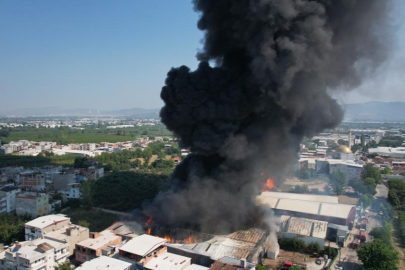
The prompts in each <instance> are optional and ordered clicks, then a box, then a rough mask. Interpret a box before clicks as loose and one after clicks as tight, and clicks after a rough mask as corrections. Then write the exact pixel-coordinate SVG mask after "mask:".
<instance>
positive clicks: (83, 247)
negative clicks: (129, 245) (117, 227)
mask: <svg viewBox="0 0 405 270" xmlns="http://www.w3.org/2000/svg"><path fill="white" fill-rule="evenodd" d="M121 242H122V240H121V237H120V236H117V235H115V234H114V233H112V232H111V231H110V230H105V231H102V232H100V233H90V238H88V239H86V240H84V241H81V242H79V243H77V244H76V248H75V259H76V260H77V261H78V262H81V263H84V262H86V261H89V260H92V259H95V258H97V257H100V256H101V255H102V251H103V249H105V248H107V247H108V246H110V245H119V244H121Z"/></svg>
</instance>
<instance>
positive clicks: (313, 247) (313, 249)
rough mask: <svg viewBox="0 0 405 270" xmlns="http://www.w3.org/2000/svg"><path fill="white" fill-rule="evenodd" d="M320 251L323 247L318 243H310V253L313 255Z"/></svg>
mask: <svg viewBox="0 0 405 270" xmlns="http://www.w3.org/2000/svg"><path fill="white" fill-rule="evenodd" d="M320 250H321V247H320V246H319V244H318V243H316V242H312V243H309V245H308V251H310V252H311V253H314V252H316V253H318V252H319V251H320Z"/></svg>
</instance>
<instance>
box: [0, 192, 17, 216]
mask: <svg viewBox="0 0 405 270" xmlns="http://www.w3.org/2000/svg"><path fill="white" fill-rule="evenodd" d="M19 192H20V189H19V188H17V187H14V186H8V187H4V188H1V189H0V214H1V213H13V212H15V198H16V196H17V194H18V193H19Z"/></svg>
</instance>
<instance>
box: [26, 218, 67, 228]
mask: <svg viewBox="0 0 405 270" xmlns="http://www.w3.org/2000/svg"><path fill="white" fill-rule="evenodd" d="M65 220H70V218H68V217H66V216H62V215H47V216H43V217H38V218H36V219H34V220H31V221H30V222H27V223H25V225H26V226H31V227H35V228H40V229H44V228H46V227H48V226H50V225H52V224H54V223H58V222H61V221H65Z"/></svg>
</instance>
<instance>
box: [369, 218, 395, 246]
mask: <svg viewBox="0 0 405 270" xmlns="http://www.w3.org/2000/svg"><path fill="white" fill-rule="evenodd" d="M391 230H392V226H391V225H390V224H389V223H386V224H384V226H383V227H375V228H373V230H372V231H371V232H370V235H371V236H373V237H374V239H380V240H381V241H383V242H384V243H385V244H387V245H392V233H391Z"/></svg>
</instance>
